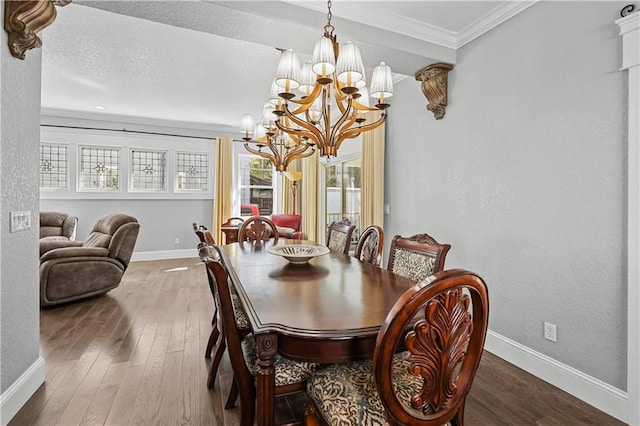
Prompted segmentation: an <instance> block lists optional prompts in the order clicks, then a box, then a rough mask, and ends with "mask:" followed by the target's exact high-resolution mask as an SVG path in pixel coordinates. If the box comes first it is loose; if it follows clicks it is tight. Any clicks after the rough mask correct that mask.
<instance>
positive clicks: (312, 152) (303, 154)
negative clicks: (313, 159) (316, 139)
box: [287, 150, 316, 165]
mask: <svg viewBox="0 0 640 426" xmlns="http://www.w3.org/2000/svg"><path fill="white" fill-rule="evenodd" d="M315 152H316V151H315V150H310V151H306V152H303V153H301V154H295V155H292V156H290V157H289V159H288V160H289V162H291V161H293V160H297V159H298V158H307V157H309V156H310V155H313V154H314V153H315ZM287 165H289V164H288V163H287Z"/></svg>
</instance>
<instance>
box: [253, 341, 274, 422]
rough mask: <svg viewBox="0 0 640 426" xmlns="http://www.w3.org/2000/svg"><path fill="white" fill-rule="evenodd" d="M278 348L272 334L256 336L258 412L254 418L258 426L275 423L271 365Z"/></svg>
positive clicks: (272, 369) (272, 370) (272, 367)
mask: <svg viewBox="0 0 640 426" xmlns="http://www.w3.org/2000/svg"><path fill="white" fill-rule="evenodd" d="M277 347H278V339H277V337H276V336H275V335H273V334H258V335H256V350H257V355H258V373H257V374H258V377H257V389H256V394H257V395H256V397H257V399H258V410H257V413H256V418H257V420H258V425H260V426H273V424H274V422H275V412H274V406H275V390H276V380H275V378H276V377H275V373H276V372H275V367H274V365H273V363H274V361H275V357H276V351H277Z"/></svg>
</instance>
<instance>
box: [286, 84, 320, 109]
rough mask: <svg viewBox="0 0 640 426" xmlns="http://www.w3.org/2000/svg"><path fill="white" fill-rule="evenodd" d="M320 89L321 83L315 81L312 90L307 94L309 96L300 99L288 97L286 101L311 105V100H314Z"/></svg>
mask: <svg viewBox="0 0 640 426" xmlns="http://www.w3.org/2000/svg"><path fill="white" fill-rule="evenodd" d="M321 90H322V84H320V83H318V82H317V81H316V84H315V86H313V91H312V92H311V93H310V94H309V96H305V97H304V98H300V99H289V101H288V102H293V103H294V104H297V105H303V106H304V105H308V106H311V104H313V101H315V100H316V98H317V97H318V95H319V94H320V91H321ZM307 108H308V107H307ZM305 109H306V108H305Z"/></svg>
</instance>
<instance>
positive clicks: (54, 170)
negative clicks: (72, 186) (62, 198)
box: [40, 143, 69, 190]
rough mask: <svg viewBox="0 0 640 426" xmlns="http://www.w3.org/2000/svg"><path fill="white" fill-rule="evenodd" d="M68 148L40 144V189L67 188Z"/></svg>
mask: <svg viewBox="0 0 640 426" xmlns="http://www.w3.org/2000/svg"><path fill="white" fill-rule="evenodd" d="M68 152H69V147H68V146H67V145H60V144H44V143H43V144H40V188H41V189H51V190H61V189H68V187H69V168H68V163H69V155H68Z"/></svg>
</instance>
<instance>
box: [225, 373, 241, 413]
mask: <svg viewBox="0 0 640 426" xmlns="http://www.w3.org/2000/svg"><path fill="white" fill-rule="evenodd" d="M237 400H238V381H237V380H236V376H235V375H234V376H233V383H231V389H230V390H229V396H228V397H227V403H226V404H225V405H224V409H225V410H230V409H231V408H233V407H235V406H236V401H237Z"/></svg>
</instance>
